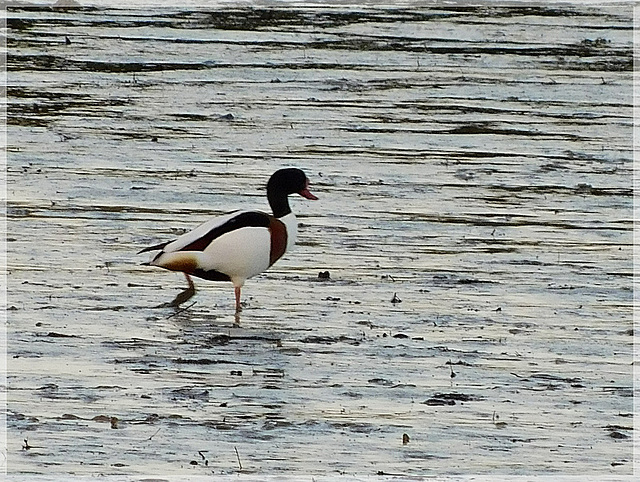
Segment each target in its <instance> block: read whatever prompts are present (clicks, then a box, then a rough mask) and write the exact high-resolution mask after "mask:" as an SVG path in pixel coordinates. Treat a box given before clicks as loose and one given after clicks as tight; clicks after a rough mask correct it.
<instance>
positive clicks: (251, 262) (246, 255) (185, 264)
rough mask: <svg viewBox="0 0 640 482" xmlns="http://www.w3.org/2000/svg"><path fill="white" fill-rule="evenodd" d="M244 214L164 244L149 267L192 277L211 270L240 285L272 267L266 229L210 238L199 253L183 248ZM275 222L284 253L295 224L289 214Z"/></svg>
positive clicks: (252, 228)
mask: <svg viewBox="0 0 640 482" xmlns="http://www.w3.org/2000/svg"><path fill="white" fill-rule="evenodd" d="M247 212H249V211H235V212H233V213H229V214H226V215H223V216H219V217H216V218H214V219H211V220H209V221H207V222H206V223H203V224H201V225H200V226H198V227H197V228H195V229H193V230H192V231H189V232H188V233H185V234H183V235H182V236H180V237H178V238H177V239H176V240H175V241H172V242H171V243H169V244H167V245H166V246H165V247H164V249H163V250H162V252H161V253H160V255H158V256H156V257H155V258H153V259H152V260H151V261H150V262H149V264H150V265H153V266H160V267H163V268H168V269H173V270H177V271H184V272H187V273H189V272H191V273H190V274H196V273H195V272H196V271H203V272H212V271H215V272H219V273H224V274H227V275H228V276H229V279H230V280H231V282H232V283H233V285H234V286H242V285H244V282H245V281H246V280H247V279H249V278H251V277H253V276H256V275H257V274H260V273H262V272H263V271H265V270H266V269H267V268H269V266H270V265H271V264H272V261H271V245H272V236H273V233H272V230H271V229H270V228H269V227H256V226H246V227H242V228H238V229H235V230H233V231H230V232H227V233H224V234H222V235H220V236H218V237H217V238H215V239H213V240H212V241H211V242H210V243H209V244H208V245H207V246H206V247H205V248H204V250H202V251H184V250H183V249H184V248H185V247H186V246H189V245H190V244H192V243H194V242H197V241H198V240H199V239H202V238H203V237H204V236H206V235H207V233H210V232H211V231H212V230H214V229H216V228H218V227H220V226H223V225H224V224H226V223H228V222H229V221H230V220H231V219H233V218H235V217H237V216H238V215H239V214H242V213H247ZM278 221H281V222H282V223H283V224H284V226H285V228H286V245H285V252H286V251H289V250H290V249H292V248H293V246H294V245H295V242H296V237H297V232H298V223H297V220H296V216H295V214H293V213H289V214H287V215H286V216H283V217H282V218H280V219H278ZM274 261H275V260H274ZM205 278H206V276H205Z"/></svg>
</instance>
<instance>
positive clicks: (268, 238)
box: [138, 168, 318, 314]
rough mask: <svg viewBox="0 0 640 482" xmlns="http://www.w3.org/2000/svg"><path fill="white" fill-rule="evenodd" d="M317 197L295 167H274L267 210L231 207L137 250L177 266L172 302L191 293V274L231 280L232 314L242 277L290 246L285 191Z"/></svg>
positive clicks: (292, 231) (293, 224)
mask: <svg viewBox="0 0 640 482" xmlns="http://www.w3.org/2000/svg"><path fill="white" fill-rule="evenodd" d="M295 193H297V194H300V195H301V196H302V197H305V198H307V199H311V200H315V199H318V198H317V197H316V196H314V195H313V194H311V192H310V191H309V179H308V178H307V176H306V175H305V173H304V172H303V171H301V170H300V169H296V168H287V169H280V170H278V171H276V172H275V173H274V174H273V175H272V176H271V178H270V179H269V182H268V183H267V199H268V201H269V205H270V206H271V210H272V212H273V214H267V213H264V212H261V211H234V212H231V213H229V214H226V215H223V216H219V217H216V218H213V219H211V220H209V221H207V222H206V223H204V224H201V225H200V226H198V227H197V228H195V229H193V230H192V231H189V232H188V233H185V234H183V235H182V236H180V237H178V238H177V239H175V240H173V241H169V242H166V243H161V244H158V245H155V246H150V247H148V248H144V249H143V250H141V251H140V252H139V253H138V254H141V253H145V252H148V251H160V252H159V253H158V254H156V255H155V256H154V257H153V258H152V259H151V261H149V262H148V263H145V264H148V265H151V266H159V267H161V268H165V269H168V270H172V271H181V272H183V273H184V275H185V276H186V278H187V282H188V283H189V286H188V288H187V289H186V290H185V291H183V292H182V293H180V294H179V295H178V296H176V298H175V299H174V300H173V301H172V303H171V305H172V306H178V305H180V304H181V303H184V302H185V301H187V300H188V299H189V298H191V297H192V296H193V295H194V294H195V285H194V284H193V281H192V280H191V276H197V277H198V278H203V279H206V280H210V281H231V283H233V286H234V288H235V297H236V314H237V313H239V312H240V311H242V305H241V304H240V291H241V289H242V286H243V285H244V282H245V281H246V280H247V279H249V278H251V277H252V276H255V275H257V274H260V273H262V272H263V271H265V270H266V269H267V268H269V267H270V266H271V265H272V264H273V263H275V262H276V261H277V260H278V259H280V258H281V257H282V255H283V254H284V253H286V252H287V251H288V250H289V249H291V248H292V247H293V245H294V244H295V241H296V236H297V232H298V224H297V221H296V216H295V215H294V214H293V212H292V211H291V208H290V206H289V198H288V196H289V194H295Z"/></svg>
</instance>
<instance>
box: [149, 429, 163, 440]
mask: <svg viewBox="0 0 640 482" xmlns="http://www.w3.org/2000/svg"><path fill="white" fill-rule="evenodd" d="M160 430H162V427H160V428H159V429H158V430H156V431H155V433H154V434H153V435H152V436H151V437H149V438H148V439H147V440H151V439H152V438H153V437H155V436H156V435H158V432H160Z"/></svg>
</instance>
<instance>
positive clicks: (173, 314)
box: [167, 301, 197, 320]
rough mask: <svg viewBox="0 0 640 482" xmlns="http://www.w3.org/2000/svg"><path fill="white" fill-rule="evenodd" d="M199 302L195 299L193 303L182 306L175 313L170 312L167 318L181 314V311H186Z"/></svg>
mask: <svg viewBox="0 0 640 482" xmlns="http://www.w3.org/2000/svg"><path fill="white" fill-rule="evenodd" d="M196 303H197V301H194V302H193V303H191V304H190V305H189V306H187V307H185V308H182V309H181V310H178V311H176V312H175V313H172V314H170V315H169V316H167V320H168V319H169V318H173V317H174V316H176V315H179V314H180V313H184V312H185V311H187V310H188V309H189V308H191V307H192V306H193V305H195V304H196Z"/></svg>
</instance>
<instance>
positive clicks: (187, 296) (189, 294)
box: [169, 273, 196, 307]
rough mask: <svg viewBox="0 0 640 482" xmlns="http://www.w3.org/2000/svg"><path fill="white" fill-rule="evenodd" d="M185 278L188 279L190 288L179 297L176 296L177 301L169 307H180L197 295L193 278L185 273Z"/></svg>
mask: <svg viewBox="0 0 640 482" xmlns="http://www.w3.org/2000/svg"><path fill="white" fill-rule="evenodd" d="M184 276H185V277H186V278H187V283H189V287H188V288H187V289H186V290H184V291H183V292H182V293H179V294H178V296H176V297H175V299H174V300H173V301H172V302H171V303H169V306H176V307H177V306H180V305H181V304H182V303H184V302H185V301H187V300H189V299H191V297H192V296H193V295H195V294H196V286H195V285H194V284H193V281H192V280H191V276H189V275H188V274H187V273H185V274H184Z"/></svg>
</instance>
